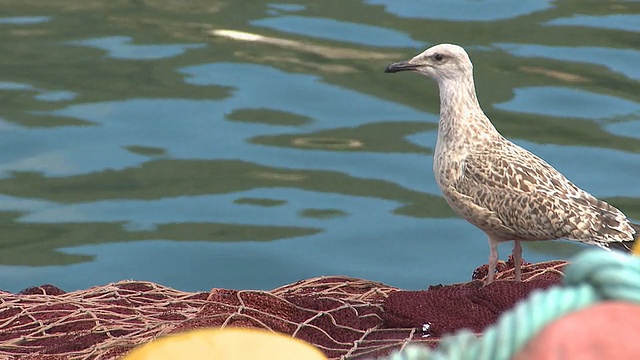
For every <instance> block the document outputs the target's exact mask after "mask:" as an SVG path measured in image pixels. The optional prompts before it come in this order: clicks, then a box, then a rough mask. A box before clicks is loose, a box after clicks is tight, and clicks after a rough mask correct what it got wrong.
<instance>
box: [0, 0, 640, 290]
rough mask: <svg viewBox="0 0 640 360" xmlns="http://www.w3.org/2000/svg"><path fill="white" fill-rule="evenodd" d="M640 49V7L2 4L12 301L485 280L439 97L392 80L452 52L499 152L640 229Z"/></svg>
mask: <svg viewBox="0 0 640 360" xmlns="http://www.w3.org/2000/svg"><path fill="white" fill-rule="evenodd" d="M639 36H640V6H639V5H638V4H637V3H634V2H612V3H608V2H582V3H576V2H569V1H555V2H552V1H540V0H523V1H518V2H513V1H506V0H505V1H503V0H488V1H467V0H457V1H428V2H424V1H417V0H402V1H400V0H393V1H390V0H361V1H355V0H353V1H351V0H350V1H326V2H320V3H308V2H290V3H269V2H262V1H251V2H249V1H229V2H224V1H214V2H212V1H189V2H182V1H164V2H155V3H151V2H149V3H137V2H108V3H106V2H101V1H92V0H89V1H56V2H36V1H25V2H21V3H20V4H19V5H18V4H17V3H15V2H14V3H11V4H10V5H6V4H5V5H3V12H2V14H1V15H0V53H1V54H2V56H0V221H1V223H0V224H1V225H0V226H1V228H0V233H1V234H2V236H1V237H0V288H2V289H5V290H10V291H18V290H20V289H22V288H25V287H28V286H32V285H39V284H42V283H53V284H56V285H58V286H60V287H62V288H64V289H66V290H73V289H79V288H86V287H89V286H93V285H99V284H104V283H107V282H112V281H118V280H121V279H129V278H134V279H141V280H150V281H155V282H158V283H161V284H164V285H168V286H172V287H175V288H179V289H185V290H208V289H210V288H212V287H229V288H261V289H270V288H273V287H276V286H279V285H282V284H286V283H289V282H293V281H296V280H299V279H302V278H308V277H314V276H320V275H332V274H344V275H350V276H356V277H364V278H367V279H371V280H377V281H382V282H385V283H388V284H390V285H395V286H400V287H405V288H422V287H425V286H427V285H431V284H437V283H450V282H460V281H465V280H468V279H469V277H470V275H471V272H472V270H473V269H474V268H475V267H477V266H480V265H481V264H483V263H485V262H486V261H487V257H488V253H489V251H488V246H487V241H486V238H485V235H484V234H483V233H482V232H481V231H479V230H477V229H475V228H474V227H473V226H471V225H469V224H467V223H466V222H465V221H463V220H461V219H459V218H457V217H456V216H455V215H454V214H453V212H452V211H451V210H450V209H449V208H448V206H447V205H446V203H445V202H444V201H443V200H442V198H441V197H440V194H439V191H438V189H437V187H436V184H435V181H434V178H433V174H432V171H431V166H432V159H431V153H432V150H433V147H434V145H435V137H436V122H437V117H438V115H437V114H438V94H437V89H436V86H435V84H434V83H432V82H430V81H428V80H426V79H424V78H421V77H419V76H416V75H412V74H398V75H395V76H391V75H388V74H384V73H383V72H382V70H383V69H384V67H385V66H386V65H387V64H388V63H390V62H392V61H397V60H403V59H407V58H409V57H411V56H413V55H414V54H415V53H417V52H419V51H421V50H422V49H423V48H425V47H428V46H430V45H432V44H435V43H440V42H454V43H459V44H461V45H463V46H465V47H466V48H467V49H468V50H469V52H470V55H471V57H472V59H473V61H474V66H475V72H476V79H477V88H478V92H479V98H480V102H481V104H482V105H483V108H484V109H485V112H486V113H487V114H488V115H489V116H490V117H491V118H492V119H493V121H494V123H495V124H496V126H497V127H498V128H499V130H501V131H502V133H503V134H504V135H506V136H507V137H509V138H511V139H513V140H514V141H515V142H517V143H518V144H521V145H523V146H525V147H526V148H528V149H530V150H532V151H534V152H535V153H537V154H538V155H540V156H542V157H543V158H545V159H547V160H548V161H549V162H550V163H552V164H553V165H554V166H556V167H557V168H559V169H560V170H561V171H563V172H564V173H565V174H566V175H567V176H568V177H569V178H571V179H572V180H574V181H575V182H576V183H577V184H579V185H580V186H582V187H584V188H586V189H587V190H589V191H590V192H592V193H594V194H595V195H597V196H600V197H603V198H605V199H606V200H608V201H610V202H611V203H613V204H614V205H616V206H618V207H620V208H621V209H622V210H623V211H625V212H626V213H627V214H628V215H629V216H631V217H632V218H635V219H636V220H640V186H639V185H638V179H639V176H638V175H640V154H639V152H640V98H639V95H638V94H639V92H638V89H639V83H638V81H639V80H640V70H639V69H640V68H639V67H638V66H637V64H638V62H639V61H640V42H638V39H639ZM580 248H581V247H580V246H579V245H573V244H570V243H567V242H554V243H551V244H549V243H532V244H526V245H525V252H524V256H525V258H526V259H527V260H528V261H541V260H545V259H555V258H566V257H568V256H571V254H573V253H575V252H577V251H579V250H580ZM509 253H510V245H509V244H505V246H503V247H502V248H501V255H502V258H503V259H505V258H506V256H507V254H509Z"/></svg>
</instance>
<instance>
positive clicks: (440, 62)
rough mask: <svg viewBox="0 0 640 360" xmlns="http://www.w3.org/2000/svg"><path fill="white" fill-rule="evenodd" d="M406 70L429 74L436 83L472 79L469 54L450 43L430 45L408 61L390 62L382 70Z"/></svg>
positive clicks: (392, 71) (393, 71)
mask: <svg viewBox="0 0 640 360" xmlns="http://www.w3.org/2000/svg"><path fill="white" fill-rule="evenodd" d="M407 70H409V71H415V72H417V73H420V74H423V75H426V76H429V77H430V78H432V79H434V80H436V81H437V82H438V84H444V83H446V82H448V81H454V82H459V81H468V80H470V79H473V65H472V64H471V59H469V55H467V52H466V51H464V49H463V48H462V47H460V46H458V45H452V44H439V45H435V46H432V47H430V48H428V49H427V50H425V51H423V52H422V53H420V54H418V55H416V56H414V57H413V58H412V59H411V60H409V61H400V62H396V63H393V64H390V65H389V66H387V68H386V69H385V70H384V72H387V73H395V72H399V71H407ZM472 81H473V80H472Z"/></svg>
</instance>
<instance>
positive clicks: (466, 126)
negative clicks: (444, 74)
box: [438, 74, 500, 143]
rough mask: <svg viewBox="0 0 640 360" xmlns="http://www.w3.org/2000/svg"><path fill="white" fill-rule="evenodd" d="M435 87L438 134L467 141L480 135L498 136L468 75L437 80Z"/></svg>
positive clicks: (471, 77) (455, 139) (453, 139)
mask: <svg viewBox="0 0 640 360" xmlns="http://www.w3.org/2000/svg"><path fill="white" fill-rule="evenodd" d="M438 86H439V89H440V121H439V124H438V131H439V134H440V135H439V136H442V137H444V138H445V140H446V139H447V138H449V139H450V140H452V141H463V142H467V143H468V142H469V141H470V140H474V139H477V138H479V137H487V136H489V137H491V136H494V135H496V136H500V134H499V133H498V131H497V130H496V128H495V127H494V126H493V124H491V121H490V120H489V119H488V118H487V117H486V115H485V114H484V112H483V111H482V108H480V104H479V103H478V98H477V96H476V89H475V85H474V83H473V76H472V75H471V74H470V75H469V77H468V78H466V77H465V78H458V79H439V81H438Z"/></svg>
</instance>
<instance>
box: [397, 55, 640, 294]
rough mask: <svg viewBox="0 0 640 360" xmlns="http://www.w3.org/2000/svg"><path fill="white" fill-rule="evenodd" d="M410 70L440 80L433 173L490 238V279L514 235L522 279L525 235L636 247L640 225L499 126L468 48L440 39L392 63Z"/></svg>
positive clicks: (453, 205) (527, 237)
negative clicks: (484, 105) (483, 104)
mask: <svg viewBox="0 0 640 360" xmlns="http://www.w3.org/2000/svg"><path fill="white" fill-rule="evenodd" d="M407 70H408V71H413V72H417V73H419V74H422V75H426V76H428V77H430V78H432V79H434V80H435V81H437V82H438V88H439V90H440V121H439V122H438V140H437V142H436V150H435V154H434V161H433V171H434V173H435V176H436V182H437V183H438V187H439V188H440V190H441V191H442V194H443V196H444V198H445V200H446V201H447V203H448V204H449V206H451V208H453V210H454V211H455V212H456V213H458V215H460V216H462V217H463V218H464V219H466V220H467V221H469V222H470V223H471V224H473V225H475V226H476V227H478V228H479V229H480V230H482V231H484V232H485V233H486V234H487V237H488V238H489V248H490V250H491V251H490V255H489V275H488V276H487V280H486V283H487V284H490V283H491V282H493V279H494V276H495V275H494V274H495V269H496V263H497V261H498V249H497V246H498V244H499V243H500V242H503V241H511V240H513V241H514V246H513V258H514V262H515V277H516V281H520V280H521V270H520V266H521V262H522V247H521V244H520V242H521V241H531V240H553V239H561V238H565V239H570V240H575V241H579V242H583V243H586V244H592V245H597V246H600V247H603V248H606V249H609V248H618V249H622V250H627V251H628V250H629V248H628V245H630V244H631V243H632V242H633V241H635V240H636V239H637V238H638V235H639V232H640V226H639V225H637V224H633V223H631V222H630V221H629V219H627V217H626V216H625V215H624V214H623V213H622V212H621V211H620V210H618V209H616V208H615V207H613V206H611V205H609V204H607V203H606V202H604V201H602V200H598V199H596V198H595V197H594V196H592V195H591V194H589V193H588V192H586V191H584V190H582V189H580V188H579V187H577V186H576V185H574V184H573V183H572V182H571V181H569V180H568V179H567V178H566V177H564V175H562V174H561V173H560V172H559V171H558V170H556V169H555V168H553V167H552V166H551V165H549V164H547V163H546V162H545V161H544V160H542V159H541V158H539V157H537V156H536V155H534V154H532V153H530V152H529V151H527V150H525V149H523V148H521V147H520V146H518V145H516V144H514V143H512V142H510V141H509V140H507V139H505V138H504V137H503V136H502V135H501V134H500V133H499V132H498V131H497V130H496V128H495V127H494V126H493V124H492V123H491V121H490V120H489V118H487V116H486V115H485V114H484V112H483V111H482V109H481V108H480V104H479V103H478V99H477V97H476V90H475V85H474V80H473V66H472V64H471V60H470V59H469V55H467V52H466V51H465V50H464V49H463V48H462V47H460V46H457V45H451V44H440V45H436V46H433V47H431V48H429V49H427V50H425V51H424V52H422V53H420V54H418V55H416V56H415V57H413V58H412V59H411V60H409V61H400V62H396V63H393V64H390V65H389V66H387V68H386V69H385V72H387V73H395V72H399V71H407Z"/></svg>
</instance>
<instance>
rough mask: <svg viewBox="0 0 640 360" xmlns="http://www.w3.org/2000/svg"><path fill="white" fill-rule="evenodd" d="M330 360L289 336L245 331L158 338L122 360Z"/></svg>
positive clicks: (209, 331)
mask: <svg viewBox="0 0 640 360" xmlns="http://www.w3.org/2000/svg"><path fill="white" fill-rule="evenodd" d="M152 359H153V360H180V359H185V360H186V359H189V360H205V359H206V360H245V359H246V360H248V359H264V360H276V359H278V360H285V359H292V360H293V359H305V360H327V358H326V357H325V356H324V355H323V354H322V353H321V352H320V350H318V349H316V348H315V347H313V346H312V345H310V344H308V343H306V342H304V341H302V340H298V339H294V338H292V337H290V336H288V335H284V334H280V333H276V332H271V331H266V330H259V329H246V328H224V329H211V328H209V329H199V330H192V331H188V332H184V333H179V334H174V335H169V336H166V337H162V338H159V339H157V340H154V341H152V342H150V343H148V344H145V345H143V346H140V347H138V348H136V349H134V350H133V351H131V352H130V353H129V354H127V356H125V357H124V358H123V360H152Z"/></svg>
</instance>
